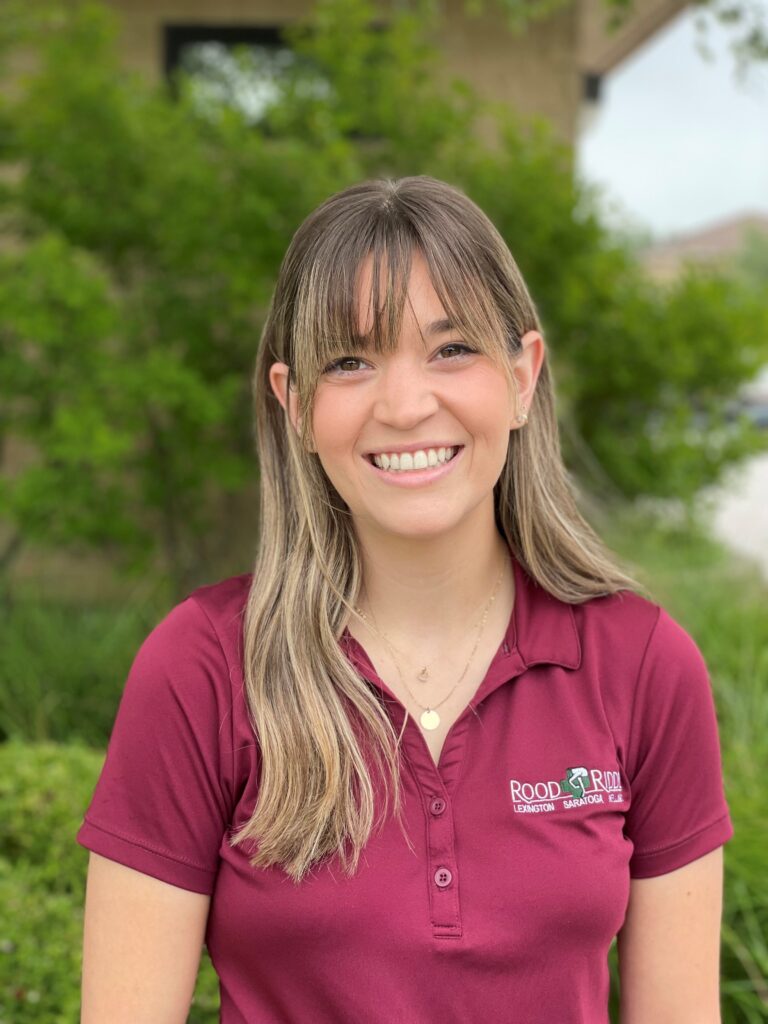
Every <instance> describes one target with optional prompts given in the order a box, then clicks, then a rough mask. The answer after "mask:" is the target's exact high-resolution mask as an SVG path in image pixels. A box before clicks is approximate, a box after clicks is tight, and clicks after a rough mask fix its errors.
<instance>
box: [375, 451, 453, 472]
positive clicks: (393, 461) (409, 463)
mask: <svg viewBox="0 0 768 1024" xmlns="http://www.w3.org/2000/svg"><path fill="white" fill-rule="evenodd" d="M458 450H459V449H458V448H428V449H426V450H423V449H420V450H419V451H417V452H401V453H400V454H399V455H397V454H395V453H393V454H392V455H387V454H386V453H382V454H381V455H374V456H373V461H374V462H375V463H376V465H377V466H378V467H379V469H387V470H389V471H390V472H395V473H407V472H409V470H413V469H426V468H427V467H428V466H440V465H442V463H444V462H448V460H449V459H451V458H453V456H454V455H455V454H456V452H457V451H458Z"/></svg>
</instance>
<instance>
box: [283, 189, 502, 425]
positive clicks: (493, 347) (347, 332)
mask: <svg viewBox="0 0 768 1024" xmlns="http://www.w3.org/2000/svg"><path fill="white" fill-rule="evenodd" d="M441 228H442V229H443V230H441ZM355 229H357V230H355ZM416 250H417V251H419V252H420V253H421V255H422V256H423V258H424V260H425V262H426V264H427V267H428V270H429V275H430V278H431V281H432V286H433V287H434V289H435V293H436V294H437V296H438V298H439V300H440V303H441V305H442V306H443V308H444V310H445V314H446V318H447V320H448V321H449V323H450V326H451V327H452V329H455V330H456V331H457V332H459V333H460V334H461V335H462V338H463V340H465V341H466V342H467V344H468V345H470V346H471V347H472V348H475V349H477V351H479V352H482V353H483V354H485V355H487V356H488V357H489V358H491V359H492V360H493V361H494V362H496V363H497V364H498V365H499V366H501V367H502V368H503V369H505V371H506V372H509V373H511V361H512V360H513V358H514V356H515V354H516V351H517V350H518V348H519V332H518V331H517V330H516V324H515V321H516V319H517V318H516V317H515V316H514V308H512V309H505V305H506V304H508V303H509V302H510V298H511V297H510V295H509V292H508V290H507V289H506V288H505V287H504V282H503V281H501V280H500V278H499V268H498V266H497V265H495V263H494V261H493V259H492V257H490V254H488V253H487V250H485V249H483V247H482V244H481V243H478V241H477V240H473V239H472V238H471V237H470V236H469V232H468V231H467V229H466V228H465V227H463V226H461V225H457V224H456V222H453V223H451V224H450V225H448V230H446V225H445V224H443V223H438V224H437V226H433V227H429V226H428V225H425V224H421V223H418V222H416V223H414V220H412V219H410V218H408V217H407V216H403V212H402V211H401V210H399V211H398V212H397V213H395V212H394V211H393V210H391V209H390V208H385V209H382V210H381V211H380V216H379V217H377V218H376V219H374V221H373V223H371V220H370V216H367V217H365V218H359V219H357V220H356V219H355V218H354V217H352V218H350V219H345V222H344V223H340V222H338V221H337V222H335V223H331V224H329V225H328V227H327V230H326V231H324V232H322V233H321V234H320V235H319V237H318V240H317V244H316V245H315V246H313V251H312V252H311V254H310V253H308V254H307V265H306V267H305V269H304V273H303V274H302V275H301V279H300V283H299V287H298V290H297V294H296V304H295V309H294V317H293V324H292V336H291V339H290V350H291V358H290V360H289V363H290V364H291V365H292V367H293V369H294V371H295V378H296V386H297V388H298V391H299V395H300V401H301V404H302V406H303V407H304V408H305V409H309V408H311V404H312V398H313V396H314V392H315V389H316V386H317V381H318V379H319V378H320V376H321V375H322V374H323V372H324V371H325V370H326V368H327V367H328V365H329V364H330V363H332V362H333V361H334V360H336V359H338V358H340V357H341V356H344V355H353V356H358V355H359V356H361V357H362V356H363V355H364V354H365V353H366V352H374V353H377V354H381V353H384V352H392V351H394V350H395V349H396V348H397V345H398V339H399V337H400V332H401V327H402V322H403V311H404V307H405V303H406V301H407V299H408V282H409V279H410V273H411V266H412V260H413V253H414V251H416ZM483 256H485V259H483ZM369 257H370V258H371V277H370V292H369V294H368V296H366V297H367V299H368V301H369V309H368V310H367V311H366V312H367V314H368V315H367V316H361V312H362V311H361V310H360V309H359V308H358V297H359V296H358V292H359V287H360V285H359V281H360V274H361V270H362V266H363V264H364V262H365V260H366V259H367V258H369ZM505 298H506V303H505ZM512 306H513V307H514V303H512ZM368 322H370V323H371V328H370V330H369V332H368V333H367V334H365V335H362V334H361V333H360V324H361V323H368ZM422 340H424V335H423V334H422Z"/></svg>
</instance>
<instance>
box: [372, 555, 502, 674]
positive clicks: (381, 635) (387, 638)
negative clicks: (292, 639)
mask: <svg viewBox="0 0 768 1024" xmlns="http://www.w3.org/2000/svg"><path fill="white" fill-rule="evenodd" d="M502 571H503V570H502ZM494 596H495V591H494ZM357 611H358V612H359V613H360V615H362V616H363V618H365V615H364V613H363V612H362V611H361V609H359V608H358V609H357ZM371 614H373V612H371ZM471 618H474V615H472V616H471ZM379 636H380V637H381V639H382V640H384V642H385V643H387V644H389V647H390V650H391V651H397V653H398V654H400V655H401V656H402V655H403V652H402V651H401V650H400V648H399V647H395V645H394V644H393V643H392V641H391V640H390V639H389V637H388V636H387V634H386V633H382V632H381V631H379ZM434 660H435V659H434V658H433V659H432V661H434ZM430 664H431V662H429V661H428V662H427V664H426V665H425V666H424V667H423V668H422V670H421V671H420V672H417V673H416V679H418V681H419V682H420V683H426V682H427V680H428V679H429V669H428V667H427V666H428V665H430Z"/></svg>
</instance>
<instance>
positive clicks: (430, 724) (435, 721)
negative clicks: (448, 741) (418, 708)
mask: <svg viewBox="0 0 768 1024" xmlns="http://www.w3.org/2000/svg"><path fill="white" fill-rule="evenodd" d="M419 721H420V722H421V724H422V725H423V726H424V728H425V729H436V728H437V727H438V725H440V715H438V713H437V712H436V711H432V710H427V711H422V713H421V717H420V719H419Z"/></svg>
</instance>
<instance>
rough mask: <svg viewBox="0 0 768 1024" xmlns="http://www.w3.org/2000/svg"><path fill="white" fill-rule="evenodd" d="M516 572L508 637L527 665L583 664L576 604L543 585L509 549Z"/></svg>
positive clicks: (564, 665) (566, 665)
mask: <svg viewBox="0 0 768 1024" xmlns="http://www.w3.org/2000/svg"><path fill="white" fill-rule="evenodd" d="M510 558H511V560H512V568H513V571H514V574H515V602H514V607H513V609H512V615H511V616H510V620H509V627H508V628H507V633H506V636H505V641H506V643H507V645H508V646H509V648H510V650H511V651H514V650H515V649H517V651H518V653H519V655H520V657H521V658H522V660H523V662H524V666H525V668H529V667H530V666H531V665H542V664H549V665H562V666H563V668H571V669H576V668H579V666H580V665H581V641H580V639H579V632H578V629H577V628H576V616H575V614H574V611H573V605H572V604H569V603H568V602H567V601H561V600H560V599H559V598H557V597H555V596H554V595H553V594H550V593H549V591H548V590H545V589H544V588H543V587H542V586H540V585H539V584H538V583H537V582H536V581H535V580H534V579H533V578H532V577H531V576H529V575H528V573H527V572H526V571H525V570H524V569H523V567H522V565H520V563H519V562H518V560H517V559H516V558H515V557H514V555H513V554H512V552H511V551H510Z"/></svg>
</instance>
